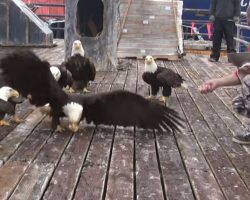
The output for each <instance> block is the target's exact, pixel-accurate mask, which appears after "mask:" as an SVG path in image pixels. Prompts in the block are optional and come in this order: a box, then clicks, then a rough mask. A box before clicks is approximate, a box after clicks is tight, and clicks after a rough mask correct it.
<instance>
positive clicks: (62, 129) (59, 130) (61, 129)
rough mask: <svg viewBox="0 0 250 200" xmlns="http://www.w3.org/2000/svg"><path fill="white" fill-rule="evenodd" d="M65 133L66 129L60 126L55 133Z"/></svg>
mask: <svg viewBox="0 0 250 200" xmlns="http://www.w3.org/2000/svg"><path fill="white" fill-rule="evenodd" d="M63 131H65V129H64V128H63V127H61V126H60V125H58V126H57V127H56V130H55V132H58V133H62V132H63Z"/></svg>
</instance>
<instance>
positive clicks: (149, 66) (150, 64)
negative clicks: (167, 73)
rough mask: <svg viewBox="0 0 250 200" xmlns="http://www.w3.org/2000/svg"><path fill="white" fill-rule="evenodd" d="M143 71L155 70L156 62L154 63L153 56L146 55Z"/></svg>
mask: <svg viewBox="0 0 250 200" xmlns="http://www.w3.org/2000/svg"><path fill="white" fill-rule="evenodd" d="M144 70H145V72H152V73H154V72H155V71H156V70H157V64H156V63H155V60H154V58H153V56H150V55H148V56H146V58H145V69H144Z"/></svg>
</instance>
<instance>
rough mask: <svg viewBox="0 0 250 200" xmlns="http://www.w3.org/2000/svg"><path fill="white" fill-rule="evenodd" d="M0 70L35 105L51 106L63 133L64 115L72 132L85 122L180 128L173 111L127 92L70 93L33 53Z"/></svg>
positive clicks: (6, 63)
mask: <svg viewBox="0 0 250 200" xmlns="http://www.w3.org/2000/svg"><path fill="white" fill-rule="evenodd" d="M0 69H2V71H3V76H4V78H5V81H6V82H8V83H9V84H10V85H11V86H12V87H13V88H16V89H17V90H19V91H20V92H22V93H23V94H26V95H30V96H31V99H30V101H31V103H32V104H34V105H37V106H39V105H41V104H42V105H44V104H46V103H49V104H50V106H51V113H50V114H51V116H52V129H54V130H58V131H62V127H61V126H60V117H64V116H66V117H67V118H68V121H69V129H70V130H72V131H74V132H76V131H77V130H78V128H79V123H80V121H81V120H83V119H86V121H87V123H90V122H93V123H94V124H96V125H98V124H105V125H119V126H137V127H140V128H145V129H165V130H169V131H171V130H173V131H175V130H179V126H181V118H180V117H179V115H178V113H177V112H176V111H174V110H173V109H171V108H168V107H165V106H163V105H160V104H157V103H154V102H150V101H148V100H146V99H144V98H143V97H142V96H140V95H137V94H134V93H131V92H128V91H123V90H121V91H113V92H106V93H99V94H92V95H90V94H89V95H86V94H85V95H84V94H67V93H65V92H64V91H63V90H62V89H61V88H60V86H59V85H58V83H57V82H56V80H55V79H54V77H53V76H52V74H51V72H50V65H49V64H48V62H46V61H41V60H40V59H39V58H38V57H37V56H36V55H35V54H34V53H33V52H31V51H24V52H17V53H13V54H11V55H8V56H6V57H5V58H3V62H2V64H1V66H0ZM128 110H129V112H128Z"/></svg>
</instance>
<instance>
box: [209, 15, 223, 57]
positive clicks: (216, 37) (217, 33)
mask: <svg viewBox="0 0 250 200" xmlns="http://www.w3.org/2000/svg"><path fill="white" fill-rule="evenodd" d="M213 26H214V27H213V29H214V30H213V47H212V53H211V55H210V58H211V59H210V61H213V60H212V59H214V61H218V60H219V57H220V49H221V42H222V37H223V30H222V26H221V20H218V19H215V21H214V24H213Z"/></svg>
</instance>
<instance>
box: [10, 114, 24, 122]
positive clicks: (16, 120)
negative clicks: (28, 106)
mask: <svg viewBox="0 0 250 200" xmlns="http://www.w3.org/2000/svg"><path fill="white" fill-rule="evenodd" d="M12 121H13V122H15V123H17V124H19V123H22V122H24V121H25V120H23V119H20V118H19V117H17V116H16V115H14V117H13V119H12Z"/></svg>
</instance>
